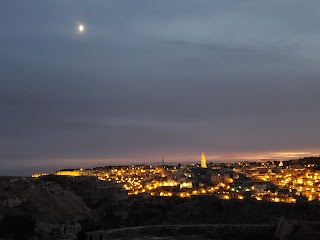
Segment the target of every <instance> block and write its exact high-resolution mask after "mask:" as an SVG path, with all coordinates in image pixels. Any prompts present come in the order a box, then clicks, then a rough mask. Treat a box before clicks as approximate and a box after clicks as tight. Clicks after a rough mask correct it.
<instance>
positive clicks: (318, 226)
mask: <svg viewBox="0 0 320 240" xmlns="http://www.w3.org/2000/svg"><path fill="white" fill-rule="evenodd" d="M276 237H277V239H280V240H298V239H308V240H318V239H320V222H308V221H297V220H290V219H285V218H284V217H281V218H280V221H279V224H278V227H277V230H276Z"/></svg>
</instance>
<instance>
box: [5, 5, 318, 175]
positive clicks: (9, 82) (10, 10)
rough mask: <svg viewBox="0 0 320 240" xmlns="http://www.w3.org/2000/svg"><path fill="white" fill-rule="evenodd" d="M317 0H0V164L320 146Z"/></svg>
mask: <svg viewBox="0 0 320 240" xmlns="http://www.w3.org/2000/svg"><path fill="white" fill-rule="evenodd" d="M319 7H320V3H318V1H312V0H308V1H303V2H302V1H298V0H290V1H289V0H281V1H279V0H277V1H276V0H271V1H266V2H261V1H251V0H245V1H231V0H230V1H212V0H201V1H191V0H190V1H189V0H177V1H171V0H170V1H169V0H163V1H147V0H138V1H131V0H126V1H118V0H112V1H111V0H108V1H98V0H95V1H90V2H89V1H75V0H69V1H64V0H57V1H40V0H30V1H17V0H10V1H7V0H0V39H1V40H0V43H1V46H0V66H1V67H0V68H1V71H0V84H1V88H0V116H1V118H0V161H1V165H2V167H1V168H2V170H1V171H0V174H5V173H8V171H10V173H12V172H13V173H14V172H15V170H14V169H15V168H18V167H19V168H20V170H19V169H18V170H16V173H17V174H20V173H21V168H23V167H28V169H36V168H38V169H43V168H46V167H47V168H55V167H56V168H62V167H69V166H77V163H79V164H81V165H82V166H95V165H97V164H103V165H105V164H117V163H119V164H121V163H128V162H136V163H138V162H156V161H159V159H161V155H165V156H166V159H167V160H168V161H176V162H177V161H181V162H183V161H194V160H197V158H198V155H199V153H200V152H201V151H205V152H206V153H207V155H208V156H209V160H212V161H214V160H217V161H223V160H226V161H232V160H239V159H262V158H268V157H270V158H283V157H286V155H287V156H290V157H293V156H300V155H301V154H302V155H303V154H306V155H308V154H315V153H317V151H318V149H319V143H320V138H319V136H318V133H319V131H320V127H319V120H320V112H319V107H318V104H319V102H320V94H319V89H320V81H319V76H320V70H319V67H318V65H319V62H320V57H319V56H320V55H319V54H318V52H319V50H320V41H319V40H320V32H319V28H318V26H317V23H319V21H320V15H319V14H318V9H319ZM79 23H83V24H85V25H86V28H87V30H86V32H85V33H83V34H79V33H77V32H76V26H77V24H79ZM295 153H296V155H295ZM79 167H80V166H79ZM8 169H9V170H8ZM30 171H31V170H30Z"/></svg>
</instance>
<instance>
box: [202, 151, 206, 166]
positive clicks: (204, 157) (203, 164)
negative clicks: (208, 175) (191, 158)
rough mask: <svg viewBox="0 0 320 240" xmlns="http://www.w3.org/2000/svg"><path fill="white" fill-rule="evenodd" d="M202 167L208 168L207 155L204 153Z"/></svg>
mask: <svg viewBox="0 0 320 240" xmlns="http://www.w3.org/2000/svg"><path fill="white" fill-rule="evenodd" d="M201 167H202V168H207V160H206V155H205V154H204V153H201Z"/></svg>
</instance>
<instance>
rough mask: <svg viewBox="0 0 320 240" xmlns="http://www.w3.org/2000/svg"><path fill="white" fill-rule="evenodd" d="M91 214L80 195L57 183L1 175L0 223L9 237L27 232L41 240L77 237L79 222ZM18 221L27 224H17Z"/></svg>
mask: <svg viewBox="0 0 320 240" xmlns="http://www.w3.org/2000/svg"><path fill="white" fill-rule="evenodd" d="M90 214H91V210H90V209H89V208H87V206H86V204H85V203H84V202H83V201H82V199H81V198H80V197H78V196H76V195H75V194H73V193H72V192H70V191H67V190H65V189H63V188H62V187H61V186H59V185H58V184H56V183H53V182H47V181H41V180H38V179H31V178H10V177H2V178H0V222H2V225H3V227H2V229H4V231H6V232H5V233H4V234H7V235H8V236H11V235H13V236H14V234H21V233H18V232H21V231H25V233H26V234H31V235H33V236H37V237H38V238H39V239H76V236H77V234H78V232H79V231H80V230H81V228H80V224H79V223H78V222H79V221H80V220H82V219H84V218H87V217H89V216H90ZM19 221H20V222H21V223H23V222H25V221H27V222H28V225H27V226H26V227H24V228H23V227H21V226H15V225H17V224H18V222H19ZM20 225H21V224H20ZM31 228H32V229H31Z"/></svg>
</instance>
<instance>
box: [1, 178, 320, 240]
mask: <svg viewBox="0 0 320 240" xmlns="http://www.w3.org/2000/svg"><path fill="white" fill-rule="evenodd" d="M319 222H320V204H319V202H298V203H297V204H286V203H271V202H263V201H256V200H253V199H245V200H236V199H235V200H230V201H226V200H220V199H217V198H215V197H213V196H202V197H192V198H188V199H180V198H175V197H169V198H162V197H152V198H150V197H142V196H134V197H131V196H127V194H126V193H125V192H124V191H123V190H122V188H121V186H119V185H116V184H114V183H112V182H102V181H99V180H97V179H96V178H93V177H58V176H46V177H42V178H41V179H31V178H15V177H1V178H0V239H21V240H23V239H33V240H36V239H88V240H91V239H92V240H94V239H97V240H101V239H150V240H151V239H153V240H155V239H158V240H160V239H174V240H179V239H199V240H203V239H239V240H240V239H286V238H287V239H308V240H312V239H320V224H319Z"/></svg>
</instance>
